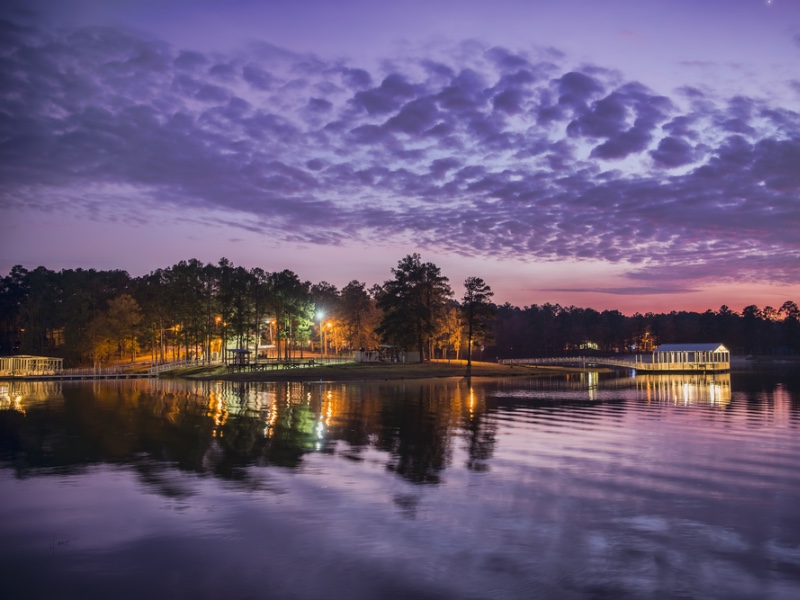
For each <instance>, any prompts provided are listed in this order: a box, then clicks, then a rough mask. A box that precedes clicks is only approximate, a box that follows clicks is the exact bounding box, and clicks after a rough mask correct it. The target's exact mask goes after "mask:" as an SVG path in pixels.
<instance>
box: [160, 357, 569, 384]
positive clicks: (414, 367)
mask: <svg viewBox="0 0 800 600" xmlns="http://www.w3.org/2000/svg"><path fill="white" fill-rule="evenodd" d="M466 369H467V367H466V363H465V362H464V361H431V362H426V363H422V364H409V365H405V364H383V363H380V364H367V363H346V364H341V365H319V366H316V367H305V368H301V369H287V370H276V371H260V372H255V373H242V372H239V373H237V372H230V371H228V370H227V369H226V368H224V367H192V368H187V369H181V370H178V371H174V372H172V373H171V374H170V375H169V376H170V377H177V378H181V379H201V380H216V381H218V380H222V381H320V380H322V381H388V380H396V379H429V378H438V377H464V376H465V375H466ZM576 371H579V369H572V368H564V367H541V366H523V365H514V366H512V365H498V364H497V363H489V362H473V363H472V376H473V377H541V376H548V375H559V374H564V373H570V372H576Z"/></svg>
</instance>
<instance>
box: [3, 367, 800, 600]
mask: <svg viewBox="0 0 800 600" xmlns="http://www.w3.org/2000/svg"><path fill="white" fill-rule="evenodd" d="M757 377H758V374H747V375H746V376H742V375H740V374H736V373H734V374H732V375H731V376H730V377H722V378H719V377H716V378H714V379H713V381H711V380H703V379H694V378H691V377H689V378H686V377H681V376H678V377H676V376H670V377H652V376H651V377H614V376H611V375H608V374H597V373H585V374H581V375H576V376H570V377H564V376H562V377H558V378H552V379H531V380H527V379H514V380H503V381H475V382H473V385H472V386H469V385H467V384H466V382H465V381H463V380H459V381H456V380H446V381H426V382H399V383H389V382H385V383H374V384H349V383H348V384H345V383H317V384H309V383H294V384H258V385H242V384H233V383H202V384H196V383H187V382H180V381H153V382H150V381H135V382H103V383H87V384H72V383H69V384H64V385H61V384H55V383H47V384H24V385H23V384H19V382H15V383H14V384H13V387H12V386H11V385H9V384H7V383H3V382H0V391H2V394H0V402H2V404H0V492H2V498H3V511H4V512H3V517H4V519H0V539H3V540H4V544H3V545H0V578H2V579H3V585H4V587H3V588H0V589H2V590H3V593H4V594H6V595H10V597H76V598H78V597H81V598H82V597H115V598H140V597H146V596H148V595H153V591H154V590H156V594H155V595H157V596H159V597H160V596H162V595H163V596H177V597H187V596H188V597H192V596H197V597H210V596H224V597H280V598H284V597H292V598H300V599H317V598H327V597H336V598H353V599H362V598H363V599H372V598H390V597H394V598H403V597H420V598H442V599H445V598H447V599H450V598H453V599H455V598H530V597H541V598H639V597H645V598H671V597H692V598H725V599H728V598H751V597H770V596H772V597H776V598H780V597H786V598H789V597H800V537H798V532H800V513H798V511H797V506H798V505H800V474H799V473H798V471H797V468H796V457H797V455H798V453H800V437H798V431H800V427H799V425H800V411H798V405H799V404H800V387H798V383H799V381H798V378H797V377H796V376H795V375H791V374H789V375H781V376H780V377H777V378H776V377H773V378H772V379H771V380H770V379H763V378H762V380H760V381H759V380H757ZM3 386H5V388H4V387H3ZM208 565H214V568H213V569H209V568H208ZM15 586H16V587H15ZM9 589H10V590H12V591H11V593H10V594H9V592H8V590H9Z"/></svg>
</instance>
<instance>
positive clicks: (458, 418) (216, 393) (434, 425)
mask: <svg viewBox="0 0 800 600" xmlns="http://www.w3.org/2000/svg"><path fill="white" fill-rule="evenodd" d="M5 397H7V398H8V399H6V400H3V402H4V404H3V407H4V408H6V409H7V410H8V411H16V412H18V413H20V415H24V418H22V419H17V420H15V419H14V418H13V416H11V415H10V413H5V414H3V413H0V420H2V422H3V423H4V431H5V432H6V433H7V435H4V436H3V440H2V441H0V459H2V460H3V461H8V462H10V463H11V464H12V465H13V466H14V467H15V469H16V470H17V471H18V473H19V474H23V473H27V472H29V471H30V470H31V469H57V470H58V471H59V472H68V471H75V470H81V469H84V468H86V466H87V465H91V464H98V463H105V462H108V463H133V464H136V465H139V466H140V467H142V468H143V469H145V470H148V473H149V470H150V467H144V466H142V465H143V464H144V463H145V462H147V461H158V462H165V463H169V464H172V465H176V466H177V467H179V468H180V469H183V470H187V471H193V472H197V473H206V472H208V473H213V474H215V475H217V476H220V477H224V478H227V479H232V480H244V479H247V477H248V475H247V468H248V467H251V466H268V465H275V466H281V467H290V468H299V467H300V466H301V465H302V462H303V457H304V456H305V455H306V454H308V453H312V452H321V453H328V454H330V453H334V452H336V451H339V452H341V453H342V454H344V455H345V456H347V457H348V458H350V459H352V460H361V455H362V454H363V453H364V452H365V451H366V450H368V449H377V450H379V451H381V452H382V453H383V455H384V457H385V458H384V460H385V468H386V469H387V470H389V471H391V472H394V473H396V474H397V475H399V476H401V477H403V478H404V479H407V480H408V481H411V482H414V483H419V484H429V483H433V484H435V483H439V482H440V481H441V474H442V472H443V471H444V470H445V468H446V467H447V466H448V465H449V464H450V462H451V460H452V444H453V443H454V441H455V440H457V439H463V440H464V443H465V445H466V447H467V449H468V457H469V458H468V460H467V463H468V466H469V468H471V469H474V470H477V471H485V470H488V464H487V460H488V459H489V458H490V457H491V455H492V451H493V448H494V444H495V430H496V426H495V425H494V424H493V423H492V420H491V419H489V418H487V416H486V410H487V408H486V400H485V397H484V394H483V392H476V391H475V390H472V389H471V388H470V387H469V386H468V385H467V384H466V383H465V382H463V381H459V382H450V383H447V384H444V385H442V384H440V383H436V384H434V383H407V384H403V385H393V384H392V385H381V384H374V385H358V386H349V385H347V384H307V383H282V384H263V385H244V384H241V383H229V382H226V383H223V382H214V383H202V384H196V383H191V382H182V381H174V380H173V381H169V380H167V381H141V380H140V381H129V382H127V381H118V382H103V383H96V382H95V383H90V384H85V385H80V384H63V385H62V384H58V383H49V384H44V385H43V384H39V383H15V384H14V389H13V390H9V391H8V393H7V394H6V396H4V398H5ZM454 432H463V433H461V434H460V435H457V436H455V437H454V436H453V433H454ZM340 443H341V447H339V444H340ZM337 448H338V450H337ZM143 457H146V459H147V460H144V458H143Z"/></svg>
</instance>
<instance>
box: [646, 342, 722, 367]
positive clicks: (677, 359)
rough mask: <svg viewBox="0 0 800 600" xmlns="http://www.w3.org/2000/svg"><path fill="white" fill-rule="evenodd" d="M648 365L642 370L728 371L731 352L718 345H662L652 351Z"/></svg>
mask: <svg viewBox="0 0 800 600" xmlns="http://www.w3.org/2000/svg"><path fill="white" fill-rule="evenodd" d="M650 365H652V366H651V367H649V368H645V369H644V370H648V371H730V368H731V352H730V350H728V349H727V348H726V347H725V346H724V345H723V344H719V343H711V344H662V345H660V346H659V347H658V348H656V349H655V350H653V355H652V359H651V361H650ZM637 368H638V366H637Z"/></svg>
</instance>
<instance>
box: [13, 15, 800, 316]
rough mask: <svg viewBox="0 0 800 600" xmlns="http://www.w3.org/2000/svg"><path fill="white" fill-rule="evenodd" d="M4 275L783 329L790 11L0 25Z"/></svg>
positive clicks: (799, 30) (798, 89)
mask: <svg viewBox="0 0 800 600" xmlns="http://www.w3.org/2000/svg"><path fill="white" fill-rule="evenodd" d="M0 81H1V82H2V83H0V132H1V133H0V153H1V154H0V209H1V210H2V213H1V214H0V223H2V230H0V273H2V274H5V273H7V272H8V270H9V269H10V268H11V266H12V265H14V264H23V265H24V266H26V267H29V268H32V267H35V266H37V265H44V266H46V267H49V268H51V269H61V268H75V267H84V268H88V267H93V268H97V269H113V268H122V269H125V270H127V271H129V272H130V273H131V274H132V275H142V274H145V273H147V272H149V271H151V270H153V269H156V268H158V267H165V266H169V265H171V264H174V263H175V262H177V261H179V260H182V259H188V258H191V257H196V258H199V259H201V260H203V261H212V262H216V261H217V260H218V259H219V258H220V257H222V256H225V257H227V258H229V259H230V260H232V261H233V262H234V263H235V264H237V265H243V266H245V267H253V266H260V267H263V268H265V269H267V270H282V269H284V268H289V269H292V270H294V271H295V272H296V273H297V274H298V275H299V276H300V277H301V278H303V279H308V280H311V281H312V282H318V281H323V280H325V281H328V282H330V283H333V284H335V285H337V286H339V287H341V286H343V285H344V284H346V283H347V282H348V281H350V280H352V279H358V280H360V281H364V282H366V283H367V284H368V285H371V284H373V283H379V282H382V281H384V280H386V279H388V278H390V277H391V273H390V269H391V268H392V267H393V266H395V265H396V264H397V261H398V260H400V259H401V258H402V257H403V256H405V255H406V254H409V253H411V252H419V253H420V254H421V255H422V257H423V259H424V260H426V261H432V262H434V263H436V264H437V265H438V266H439V267H441V269H442V272H443V274H445V275H446V276H448V277H449V278H450V280H451V283H452V284H453V287H454V288H456V291H457V293H458V294H459V295H460V293H461V282H463V280H464V279H465V278H466V277H468V276H471V275H477V276H480V277H483V278H484V279H485V280H486V281H487V282H488V283H489V284H490V285H491V286H492V287H493V289H494V290H495V292H496V297H495V300H497V301H499V302H506V301H508V302H511V303H512V304H516V305H519V306H524V305H528V304H534V303H536V304H542V303H544V302H552V303H556V302H557V303H560V304H563V305H570V304H574V305H576V306H587V307H593V308H596V309H599V310H602V309H606V308H617V309H620V310H622V311H623V312H625V313H627V314H630V313H633V312H635V311H640V312H647V311H662V310H665V311H669V310H673V309H675V310H705V309H707V308H713V309H717V308H718V307H719V306H720V305H722V304H728V305H729V306H731V307H732V308H733V309H735V310H741V308H742V307H743V306H745V305H746V304H758V305H759V306H762V307H763V306H765V305H772V306H776V307H778V306H780V305H781V304H782V303H783V302H784V301H785V300H789V299H793V300H795V301H800V2H798V1H797V0H772V2H768V1H767V0H638V1H631V0H606V1H603V2H598V1H597V0H557V1H556V0H551V1H548V2H540V1H537V0H492V1H488V0H404V1H403V2H396V1H395V2H384V1H382V0H339V1H333V0H262V1H256V0H225V1H223V0H191V1H190V0H176V1H165V0H158V1H156V0H116V1H115V2H107V1H106V0H60V1H59V2H52V1H45V0H25V1H24V2H23V1H20V0H11V1H9V0H6V1H5V2H4V3H3V7H2V8H1V9H0Z"/></svg>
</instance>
